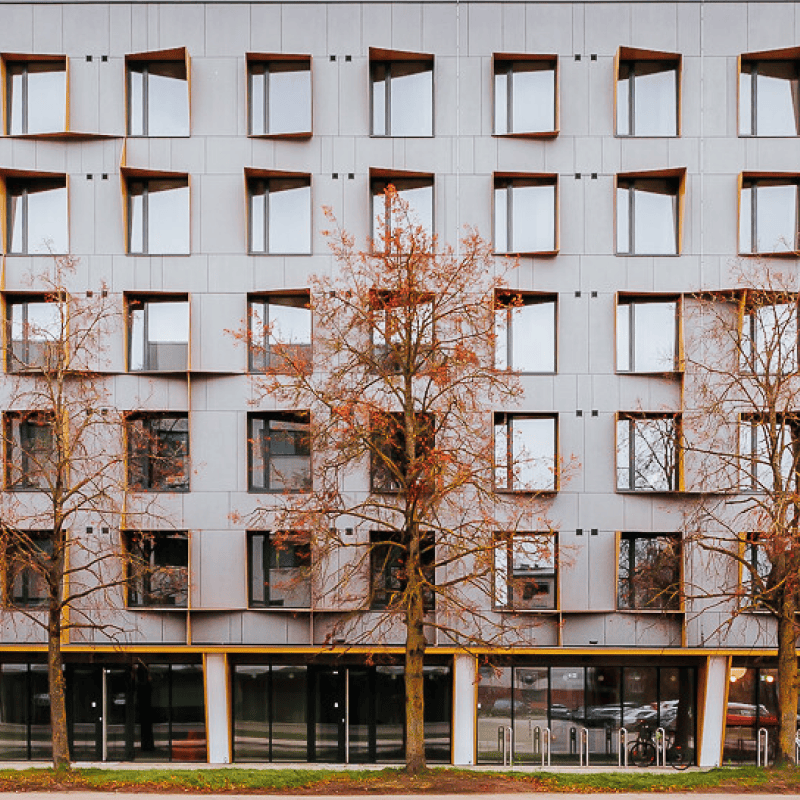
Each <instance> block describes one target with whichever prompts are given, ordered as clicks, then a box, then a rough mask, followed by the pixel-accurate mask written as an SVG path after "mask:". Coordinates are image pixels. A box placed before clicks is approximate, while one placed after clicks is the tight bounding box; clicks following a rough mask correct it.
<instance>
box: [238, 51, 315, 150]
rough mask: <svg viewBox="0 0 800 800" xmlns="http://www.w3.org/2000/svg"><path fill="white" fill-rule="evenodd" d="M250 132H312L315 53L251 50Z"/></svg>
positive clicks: (305, 134)
mask: <svg viewBox="0 0 800 800" xmlns="http://www.w3.org/2000/svg"><path fill="white" fill-rule="evenodd" d="M246 58H247V98H248V103H247V115H248V116H247V130H248V133H249V134H250V136H275V137H298V138H299V137H308V136H311V56H303V55H286V54H277V53H248V54H247V57H246Z"/></svg>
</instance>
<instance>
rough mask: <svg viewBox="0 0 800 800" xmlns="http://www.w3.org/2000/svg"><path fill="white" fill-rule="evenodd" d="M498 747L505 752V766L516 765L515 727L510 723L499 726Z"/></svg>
mask: <svg viewBox="0 0 800 800" xmlns="http://www.w3.org/2000/svg"><path fill="white" fill-rule="evenodd" d="M497 749H498V750H501V751H502V753H503V766H504V767H508V766H512V767H513V766H514V729H513V728H512V727H511V726H510V725H509V726H505V725H499V726H498V728H497Z"/></svg>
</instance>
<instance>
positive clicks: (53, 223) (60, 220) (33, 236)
mask: <svg viewBox="0 0 800 800" xmlns="http://www.w3.org/2000/svg"><path fill="white" fill-rule="evenodd" d="M0 181H2V195H3V198H2V199H4V200H5V205H6V218H5V224H4V226H3V233H4V240H5V252H6V253H10V254H15V255H17V254H18V255H47V256H51V255H65V254H66V253H69V213H68V205H67V176H66V175H61V174H57V173H44V172H22V171H18V170H3V171H0Z"/></svg>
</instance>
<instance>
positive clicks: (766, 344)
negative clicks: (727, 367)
mask: <svg viewBox="0 0 800 800" xmlns="http://www.w3.org/2000/svg"><path fill="white" fill-rule="evenodd" d="M756 299H757V301H758V302H755V303H750V304H748V305H746V306H745V313H744V320H743V330H742V342H741V348H740V350H741V358H742V369H743V370H744V371H746V372H750V373H753V374H755V375H766V374H772V375H788V374H790V373H792V372H796V371H797V346H798V339H797V336H798V330H797V300H796V299H794V298H791V302H780V300H781V299H783V300H788V299H790V298H788V297H786V296H784V297H783V298H780V297H776V298H771V297H766V296H764V297H757V298H756ZM773 299H774V300H775V302H771V301H772V300H773Z"/></svg>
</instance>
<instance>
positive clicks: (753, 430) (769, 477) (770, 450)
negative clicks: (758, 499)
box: [739, 415, 800, 492]
mask: <svg viewBox="0 0 800 800" xmlns="http://www.w3.org/2000/svg"><path fill="white" fill-rule="evenodd" d="M787 417H788V415H787ZM787 417H784V416H782V415H779V416H778V417H777V418H776V419H775V420H769V419H764V418H758V417H756V418H749V417H745V418H743V419H742V420H741V422H740V424H739V454H740V456H741V468H742V488H743V489H744V490H746V491H754V492H771V491H794V484H795V482H796V480H797V463H796V460H797V455H796V453H797V445H798V441H800V436H799V435H798V433H799V431H798V424H797V421H796V420H794V419H789V418H787ZM778 483H779V484H781V485H776V484H778Z"/></svg>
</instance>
